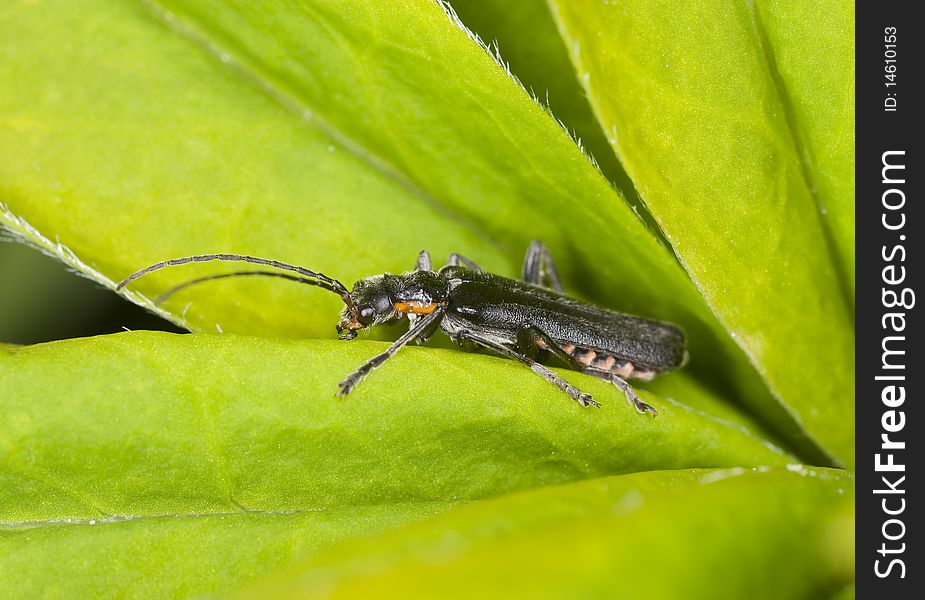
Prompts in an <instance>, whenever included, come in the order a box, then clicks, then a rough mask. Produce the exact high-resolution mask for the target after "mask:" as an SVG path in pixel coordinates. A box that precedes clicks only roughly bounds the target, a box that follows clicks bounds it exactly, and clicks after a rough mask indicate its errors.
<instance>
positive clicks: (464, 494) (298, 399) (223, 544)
mask: <svg viewBox="0 0 925 600" xmlns="http://www.w3.org/2000/svg"><path fill="white" fill-rule="evenodd" d="M382 347H383V346H382V344H380V343H376V342H358V341H355V342H352V343H350V342H338V341H333V340H318V341H294V340H277V341H271V340H266V339H262V338H250V337H239V336H235V335H231V334H228V335H222V336H218V335H212V336H210V335H173V334H165V333H153V332H136V333H125V334H118V335H111V336H102V337H97V338H85V339H77V340H69V341H61V342H54V343H49V344H42V345H37V346H24V347H18V348H13V347H0V389H3V390H4V394H2V395H0V555H3V556H8V557H14V556H15V557H18V558H16V560H13V561H10V560H4V561H0V589H4V590H12V591H15V593H14V595H15V596H19V597H29V596H33V595H36V593H38V592H39V591H41V590H49V589H66V590H67V591H68V595H75V596H82V597H87V596H96V595H98V592H99V590H100V589H104V588H105V589H107V590H109V591H108V593H109V594H111V595H115V596H118V595H123V594H125V595H133V596H139V597H152V596H164V595H177V594H181V593H182V594H183V595H198V594H203V593H212V592H217V591H221V590H231V589H234V588H235V586H236V585H237V584H240V583H242V582H243V581H245V580H247V579H249V578H250V577H252V576H253V575H254V574H256V573H258V572H259V571H265V570H266V569H269V568H270V567H272V566H275V565H278V564H282V563H284V562H286V561H288V560H290V559H292V557H294V556H299V555H302V554H305V553H306V552H309V551H312V550H315V549H317V548H320V547H323V546H327V545H329V544H331V543H333V542H335V541H337V540H340V539H343V538H345V537H350V536H354V535H357V534H360V533H368V532H370V531H375V530H381V529H383V528H386V527H391V526H394V525H396V524H399V523H402V522H405V521H408V520H412V519H417V518H421V517H422V516H426V515H430V514H434V513H435V512H438V511H440V510H444V509H445V508H447V507H450V506H452V505H453V504H455V503H459V502H464V501H470V500H476V499H481V498H487V497H491V496H496V495H500V494H504V493H508V492H511V491H516V490H522V489H527V488H532V487H536V486H541V485H547V484H555V483H563V482H568V481H574V480H578V479H585V478H589V477H598V476H602V475H609V474H614V473H624V472H630V471H639V470H649V469H673V468H683V467H690V466H694V465H707V466H732V465H767V464H777V465H781V464H785V463H786V462H787V461H788V457H787V455H785V454H783V453H781V452H780V451H778V450H776V449H774V448H773V447H772V446H770V445H769V444H767V442H765V441H763V440H762V439H760V438H757V437H755V436H753V435H749V434H748V433H746V432H744V431H742V430H741V429H740V428H737V427H732V426H727V425H724V424H722V423H719V422H717V421H716V420H714V419H712V418H709V417H706V416H703V415H701V414H699V413H696V412H692V411H690V410H685V409H683V408H681V407H678V406H676V405H675V404H673V403H670V402H668V401H666V400H664V399H661V398H659V397H657V396H654V395H651V394H646V393H645V392H642V394H643V397H644V398H646V399H647V400H648V401H650V402H651V403H653V404H654V405H656V406H657V407H658V409H659V416H658V418H656V419H650V418H648V417H645V416H642V415H639V414H637V413H636V412H635V411H634V410H633V409H632V408H631V407H630V406H628V404H627V403H626V401H625V399H624V398H623V396H622V394H621V393H619V392H618V391H617V390H615V389H614V388H613V387H611V386H609V385H605V384H603V383H602V382H600V381H598V380H595V379H592V378H590V377H586V376H583V375H579V374H574V373H568V374H567V376H568V377H569V379H570V380H573V381H574V382H575V383H576V385H579V386H581V387H582V389H584V390H586V391H588V392H590V393H592V394H594V395H595V397H596V398H597V399H598V400H599V401H601V403H602V404H603V407H602V408H601V409H583V408H581V407H580V406H578V405H577V404H575V403H573V402H571V401H569V400H568V399H567V398H566V397H565V396H564V395H563V394H562V393H561V392H560V391H559V390H557V389H555V388H554V387H553V386H551V385H549V384H548V383H547V382H546V381H544V380H543V379H541V378H539V377H537V376H536V375H535V374H534V373H532V372H531V371H530V370H529V369H525V368H523V367H522V366H521V365H519V364H517V363H515V362H513V361H507V360H502V359H497V358H493V357H486V356H481V355H475V354H466V353H462V352H459V351H455V350H453V351H451V350H441V349H425V348H406V349H405V350H403V351H402V353H400V354H399V355H397V356H396V357H395V358H393V359H392V360H391V361H390V363H389V365H388V368H386V369H380V370H377V371H375V372H374V373H373V374H371V375H370V376H369V377H368V379H367V380H366V381H364V382H363V384H362V385H361V386H360V387H359V388H358V389H357V390H356V391H354V392H353V393H352V394H351V395H350V396H349V397H348V398H346V399H338V398H335V397H334V391H335V390H336V389H337V386H336V384H337V382H338V381H339V380H340V379H341V378H342V377H343V376H344V375H346V374H347V373H349V372H350V371H351V370H352V369H353V368H355V367H356V366H357V365H358V364H360V363H361V362H362V361H363V360H365V359H366V358H368V357H370V356H372V355H373V354H375V353H376V352H377V351H380V350H381V349H382ZM92 522H95V523H92ZM91 524H92V525H93V526H91ZM203 555H207V556H208V558H206V559H202V560H200V559H197V558H196V557H202V556H203ZM203 560H204V561H205V562H203ZM113 561H115V562H113ZM135 563H137V564H135ZM48 564H55V565H56V567H55V569H48V567H47V565H48ZM87 564H93V565H110V564H112V565H113V568H116V569H120V568H124V569H125V571H119V572H120V575H119V576H117V577H114V576H112V574H111V573H110V572H108V571H100V570H98V569H87V568H86V565H87ZM132 564H135V566H132ZM204 565H205V566H204ZM242 565H244V566H243V567H242ZM162 571H167V572H170V573H171V575H170V577H169V578H167V579H164V578H162V577H159V576H155V573H160V572H162ZM133 572H138V575H137V577H129V576H128V573H133ZM120 586H121V587H120Z"/></svg>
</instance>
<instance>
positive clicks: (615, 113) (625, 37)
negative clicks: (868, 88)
mask: <svg viewBox="0 0 925 600" xmlns="http://www.w3.org/2000/svg"><path fill="white" fill-rule="evenodd" d="M551 4H552V6H553V7H554V14H555V16H556V18H557V21H558V22H559V24H560V30H561V31H562V33H563V35H564V36H565V38H566V41H567V44H568V47H569V48H570V49H571V50H572V53H573V55H572V60H573V62H574V64H575V65H576V68H577V70H578V71H579V73H580V75H581V81H582V82H583V85H584V87H585V89H586V90H587V91H588V95H589V99H590V101H591V104H592V106H593V107H594V110H595V112H596V114H597V116H598V119H599V121H600V123H601V126H602V127H603V129H604V130H605V131H606V132H607V133H608V135H609V136H610V141H611V144H612V145H613V147H614V150H615V151H616V152H617V154H618V156H619V157H620V160H621V161H622V162H623V164H624V166H625V167H626V170H627V172H628V173H629V175H630V176H631V177H632V179H633V181H634V182H635V183H636V185H637V188H638V190H639V193H640V197H641V198H642V199H643V200H644V201H645V202H646V204H647V205H648V207H649V210H650V211H651V212H652V214H653V215H654V216H655V218H656V219H657V220H658V222H659V223H660V224H661V226H662V228H663V231H664V233H665V236H666V237H667V238H668V239H669V241H670V242H671V243H672V245H673V246H674V249H675V251H676V253H677V255H678V257H679V259H680V260H681V262H682V263H683V264H684V265H685V267H686V269H687V271H688V272H689V273H690V275H691V277H692V278H693V280H694V282H695V283H696V284H697V286H698V288H699V289H700V290H701V292H702V293H703V295H704V297H705V298H706V299H707V301H708V303H709V304H710V306H711V307H713V309H714V311H715V312H716V314H717V316H718V318H719V319H720V320H721V321H722V322H723V323H724V324H725V325H726V326H727V327H728V330H729V332H730V333H731V335H732V336H733V337H734V338H735V339H736V340H737V342H738V343H739V344H740V345H741V347H742V349H743V350H744V351H745V352H746V353H747V354H748V356H749V357H750V358H751V360H752V361H753V362H754V364H755V366H756V367H757V368H758V370H759V371H760V372H761V373H762V375H763V376H764V377H765V379H766V381H767V382H768V385H769V386H770V388H771V389H772V390H773V392H774V393H775V394H776V395H777V396H778V397H779V398H780V399H781V401H782V402H783V403H784V404H785V405H786V406H787V408H788V409H789V410H790V412H791V413H792V414H793V415H794V417H795V418H796V419H797V420H798V421H799V422H800V423H801V424H802V426H803V427H804V428H805V429H806V431H807V432H809V434H810V435H811V436H812V437H814V438H815V439H816V440H817V441H819V442H820V443H821V444H822V445H823V446H824V447H825V448H826V449H827V450H828V451H829V452H831V453H832V454H833V455H834V456H835V457H837V458H838V459H839V460H840V461H842V462H843V463H844V464H846V465H852V464H853V462H854V439H853V435H854V434H853V423H854V419H853V416H854V393H853V391H854V371H853V360H854V354H853V352H854V350H853V349H854V333H853V316H852V312H851V307H850V304H851V302H850V298H849V297H848V296H847V295H846V293H845V286H846V285H847V284H846V283H844V282H842V281H840V279H839V270H840V269H839V268H838V258H839V255H838V254H837V253H836V252H835V250H834V249H833V248H832V247H831V246H830V245H829V244H828V243H827V229H826V227H824V226H823V223H822V217H821V216H820V211H819V202H820V200H819V199H817V197H816V196H815V195H814V193H816V192H814V189H815V185H816V183H815V181H816V180H817V179H819V178H817V177H815V176H813V169H816V168H823V169H824V168H826V165H831V166H833V167H835V166H837V167H838V169H837V170H833V171H831V173H830V174H829V175H828V177H827V178H823V179H825V180H826V181H828V182H829V183H827V184H826V187H825V189H823V190H822V192H823V193H824V194H829V193H830V192H831V193H841V194H843V193H846V192H847V190H849V189H850V188H852V187H853V184H850V185H848V183H847V182H850V180H851V178H852V177H853V175H852V171H851V165H852V164H853V161H851V160H845V158H844V157H843V156H842V154H843V152H842V151H843V150H844V146H843V144H842V143H841V142H839V144H838V145H837V146H836V147H835V149H834V150H831V151H829V150H826V151H818V153H820V154H821V155H823V156H829V157H838V158H830V160H829V162H828V163H824V164H823V163H820V164H819V165H817V166H812V167H809V166H807V165H806V163H804V159H805V158H806V156H808V155H809V154H810V153H816V152H817V150H816V148H823V147H826V146H825V143H824V142H822V141H820V142H812V143H809V142H805V141H804V140H807V139H810V138H813V137H815V138H818V137H819V136H821V135H823V134H824V135H829V132H828V131H827V124H828V123H836V124H838V125H840V126H841V128H842V129H840V130H839V131H835V132H833V133H832V135H833V136H834V137H835V138H836V139H838V140H842V139H850V135H849V134H848V133H846V132H845V131H844V128H845V127H850V124H851V119H846V118H844V111H843V110H841V111H839V112H838V114H837V115H836V116H832V117H829V116H822V117H818V118H817V116H816V112H818V111H817V110H816V109H818V108H819V104H820V103H821V102H829V100H828V99H827V100H822V98H823V94H824V93H825V92H824V91H823V90H820V91H819V92H815V91H814V92H812V93H809V92H807V91H806V90H807V88H809V87H811V86H813V85H814V82H813V80H812V79H809V80H806V81H802V82H801V83H800V84H796V83H789V84H787V83H786V82H791V81H795V80H796V79H798V78H799V77H802V76H804V75H805V74H806V73H807V72H808V71H809V70H810V69H812V70H813V71H814V70H815V69H818V68H820V64H821V63H820V62H819V60H818V59H817V58H816V57H817V56H819V54H821V53H822V50H821V47H820V46H819V45H817V44H816V42H815V38H814V37H813V36H810V35H806V33H805V32H806V31H809V28H811V25H810V24H808V23H803V24H799V25H796V26H795V27H796V28H795V29H789V27H790V25H789V23H790V22H791V19H793V16H792V15H791V14H790V13H788V15H787V19H786V22H785V21H784V20H782V19H777V20H774V24H773V27H772V31H771V34H770V37H771V39H772V41H775V42H776V43H777V45H776V46H775V48H777V47H778V46H779V47H780V48H781V66H780V67H779V69H778V67H776V66H775V65H774V64H769V55H770V54H771V52H772V50H771V49H765V48H764V47H763V46H762V39H763V35H764V32H763V30H762V29H761V28H760V27H759V25H758V22H757V21H756V19H755V15H754V14H753V12H752V10H751V8H750V6H749V5H748V4H747V3H742V2H733V1H729V0H711V1H710V2H700V3H696V4H691V5H685V6H684V7H680V8H679V6H678V4H677V3H675V2H651V1H648V0H646V1H637V0H630V1H627V2H614V3H607V2H604V3H601V2H596V1H595V2H591V1H590V0H578V1H574V2H573V1H569V2H561V1H557V0H552V2H551ZM836 4H838V3H836ZM769 11H770V12H769V14H770V13H773V12H774V11H773V10H771V9H769ZM819 12H820V13H823V12H826V11H825V10H824V9H819ZM834 12H835V13H836V14H838V15H843V14H845V10H844V9H838V10H835V11H834ZM774 14H776V13H774ZM843 20H844V17H843V16H837V17H835V20H834V21H833V23H832V24H827V25H825V26H824V27H823V28H824V29H825V30H826V31H830V32H831V31H833V30H834V29H835V26H837V24H838V23H840V22H842V21H843ZM714 32H715V34H714ZM720 32H721V34H720ZM837 56H838V58H836V59H833V60H835V62H837V63H838V64H840V65H841V66H842V67H843V68H842V69H840V70H839V72H838V73H837V74H835V75H831V77H832V80H833V81H834V83H831V84H827V85H826V86H824V88H823V89H824V90H829V91H831V90H833V89H835V88H837V89H843V88H844V85H845V82H847V81H849V80H850V79H851V78H852V76H853V73H852V72H851V70H850V68H847V69H846V68H844V67H845V66H846V65H843V64H842V63H843V62H844V56H843V52H839V53H838V54H837ZM810 65H815V66H813V67H810ZM847 66H850V64H849V65H847ZM778 70H779V72H780V75H777V76H776V73H777V72H778ZM781 77H783V80H784V81H785V84H781V83H780V78H781ZM790 89H792V90H794V91H793V94H794V95H793V97H790V96H787V90H790ZM802 96H807V97H809V96H811V98H809V99H808V102H807V105H808V106H807V108H806V109H804V110H800V111H798V112H797V113H796V114H795V115H791V114H790V113H789V112H788V106H790V105H792V104H797V103H799V102H800V101H801V100H800V98H801V97H802ZM843 102H845V104H844V105H845V106H848V105H849V104H850V102H849V101H848V100H847V99H845V100H844V101H843V100H842V99H841V98H839V99H838V100H837V104H838V106H842V105H843V104H842V103H843ZM849 110H850V109H849ZM811 121H813V122H814V124H813V126H812V127H809V126H805V124H806V123H808V122H811ZM803 147H805V148H806V149H807V152H802V151H801V148H803ZM823 162H824V161H823ZM849 202H850V199H849V198H848V197H841V198H839V199H838V200H837V201H833V206H834V207H846V208H847V206H848V204H849ZM822 203H823V204H825V201H824V200H822ZM840 212H841V211H840ZM837 230H838V231H839V232H847V230H846V229H844V227H842V226H839V227H838V228H837ZM820 340H825V345H824V348H823V349H821V350H820V347H819V346H818V344H819V341H820Z"/></svg>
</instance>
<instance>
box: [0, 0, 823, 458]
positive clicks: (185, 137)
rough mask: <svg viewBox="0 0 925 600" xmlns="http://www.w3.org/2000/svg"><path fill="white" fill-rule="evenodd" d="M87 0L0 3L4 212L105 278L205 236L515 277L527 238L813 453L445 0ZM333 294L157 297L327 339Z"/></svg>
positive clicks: (231, 290)
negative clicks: (676, 331) (645, 320)
mask: <svg viewBox="0 0 925 600" xmlns="http://www.w3.org/2000/svg"><path fill="white" fill-rule="evenodd" d="M88 2H89V4H81V5H80V6H78V5H76V4H74V3H72V2H65V1H62V0H58V1H55V0H49V1H48V2H43V3H38V4H30V3H15V4H9V5H5V6H4V7H3V8H2V9H0V11H2V12H0V23H3V24H4V27H5V30H4V32H3V34H2V36H0V39H2V40H3V42H2V45H0V79H2V80H8V81H17V82H19V84H18V85H16V86H4V87H3V89H2V92H0V115H3V116H2V117H0V119H2V120H0V202H4V203H5V204H6V207H7V210H0V221H2V222H4V224H5V225H6V226H7V227H8V228H10V229H11V230H13V231H14V232H17V233H18V234H19V235H20V236H22V237H23V238H24V239H26V240H28V241H30V242H32V243H34V244H37V245H39V246H42V247H43V248H45V249H46V250H47V251H49V252H52V253H54V254H56V255H57V256H59V257H61V258H62V259H64V260H66V261H67V262H68V264H70V265H71V266H72V267H73V268H75V269H77V270H79V271H80V272H82V273H84V274H87V275H88V276H91V277H92V278H94V279H95V280H96V281H98V282H100V283H102V284H103V285H106V286H109V287H112V285H113V282H115V281H118V280H120V279H121V278H123V277H125V276H126V275H128V274H129V273H130V272H132V271H134V270H135V269H138V268H140V267H142V266H144V265H147V264H150V263H152V262H155V261H158V260H162V259H165V258H172V257H177V256H184V255H190V254H196V253H207V252H216V251H225V252H240V253H246V254H254V255H259V256H265V257H269V258H273V259H277V260H282V261H286V262H290V263H295V264H301V265H304V266H306V267H309V268H312V269H314V270H320V271H323V272H325V273H327V274H329V275H332V276H335V277H338V278H340V279H341V280H343V281H344V282H345V283H347V285H348V286H349V285H350V284H351V282H353V281H355V280H356V279H357V278H360V277H362V276H367V275H371V274H376V273H380V272H383V271H391V272H396V271H404V270H407V269H409V268H410V267H411V266H412V264H413V261H414V258H415V256H416V255H417V253H418V251H420V250H421V249H422V248H427V249H429V250H430V251H431V252H432V253H433V255H434V259H435V261H436V262H437V263H438V264H440V263H441V262H442V261H443V258H444V257H445V256H447V255H448V254H449V253H450V252H462V253H464V254H466V255H467V256H469V257H470V258H473V259H475V260H477V261H478V262H479V263H480V264H481V265H482V266H484V267H485V268H486V269H489V270H492V271H494V272H499V273H501V274H506V275H515V274H516V273H517V271H518V265H519V263H520V260H521V255H522V252H523V249H524V248H525V247H526V245H527V243H528V241H529V240H531V239H541V240H543V241H544V242H546V243H547V245H548V246H549V247H550V248H551V250H552V251H553V254H554V256H555V257H556V259H557V261H558V263H559V270H560V272H561V273H563V275H564V276H565V279H566V283H567V284H568V289H569V290H570V291H571V292H573V293H575V294H578V295H580V296H583V297H586V298H591V299H593V300H596V301H597V302H598V303H600V304H602V305H605V306H609V307H612V308H616V309H619V310H623V311H626V312H631V313H637V314H641V315H643V316H650V317H655V318H659V319H662V320H667V321H672V322H676V323H678V324H680V325H681V326H682V327H683V328H684V329H685V330H686V332H687V336H688V340H689V345H690V350H691V356H692V360H691V363H690V365H689V366H688V367H686V369H687V370H688V371H689V372H690V373H691V374H692V375H694V376H695V377H696V378H698V379H699V380H700V383H701V384H703V385H705V386H707V387H709V388H710V389H711V390H712V393H713V394H714V395H716V396H720V397H723V398H725V399H727V400H731V401H733V402H739V403H748V404H749V406H750V407H751V409H752V410H754V411H755V412H757V413H758V414H760V415H761V416H762V418H763V419H764V420H766V421H767V422H768V423H769V427H770V428H771V429H773V430H774V431H776V432H778V433H779V434H780V435H782V436H783V437H784V438H785V439H786V440H787V442H788V445H789V446H790V447H793V448H795V449H797V450H798V451H801V452H802V453H803V454H804V455H808V454H811V453H810V452H809V451H808V450H807V449H806V448H805V444H802V443H801V442H802V441H803V440H802V438H803V433H802V432H801V431H800V429H799V428H798V427H797V425H796V424H795V422H794V421H793V420H792V418H791V417H790V416H789V415H788V414H786V412H785V411H784V410H783V409H782V407H781V406H780V405H779V404H778V403H777V402H776V400H774V398H773V397H772V396H771V395H770V393H769V391H768V389H767V387H766V386H765V384H764V382H763V381H761V379H760V376H759V375H758V373H757V372H756V371H755V369H754V367H753V366H752V365H751V364H750V363H749V361H748V360H747V357H746V356H745V355H744V354H743V353H742V352H741V350H740V349H739V348H738V347H737V346H736V345H735V343H734V342H733V341H732V340H730V339H729V337H728V335H727V333H726V331H725V330H724V329H723V327H722V325H721V324H720V323H719V321H717V320H716V319H715V317H714V316H713V314H712V313H711V311H710V309H709V307H708V306H707V305H706V303H704V301H703V299H702V297H701V296H700V294H699V292H698V290H697V289H696V287H695V286H694V285H693V284H692V283H691V282H690V280H689V279H688V277H687V274H686V273H685V272H684V271H683V269H681V268H680V266H679V265H678V264H677V262H676V260H675V259H674V257H673V256H672V255H671V254H670V252H668V251H667V250H666V248H665V247H664V246H663V245H662V244H661V243H660V242H659V240H658V239H657V238H656V237H655V236H654V235H652V233H651V232H650V231H649V230H647V228H646V227H645V226H644V225H643V224H642V223H641V221H640V220H639V219H638V218H637V216H636V215H635V214H634V213H633V212H632V210H631V209H630V208H629V207H628V206H627V205H626V203H625V202H624V201H623V200H622V199H621V198H620V196H619V194H618V193H617V192H616V191H615V190H614V189H613V188H612V187H611V186H610V184H609V183H608V182H607V180H606V179H605V178H604V177H602V176H601V174H600V173H599V172H598V171H597V170H595V168H594V167H593V165H592V164H591V162H590V161H589V160H588V159H587V157H586V156H584V155H583V154H582V153H581V151H580V150H579V149H578V147H577V146H576V144H575V143H574V142H573V141H572V140H571V139H570V138H569V137H568V135H567V134H566V133H565V131H564V130H563V129H562V128H561V127H560V126H559V125H558V124H557V123H556V122H555V120H554V119H553V118H552V117H551V116H550V115H549V114H548V113H547V112H546V111H545V110H544V109H543V108H542V107H541V106H539V105H537V104H536V103H535V102H534V101H533V100H532V99H531V98H530V97H529V95H528V94H527V93H525V92H524V90H523V89H522V88H521V87H520V86H519V85H518V84H517V83H516V82H515V81H513V80H512V79H511V78H510V77H509V76H508V74H507V73H505V71H504V70H503V69H502V68H500V67H499V65H498V64H497V63H495V62H494V60H493V59H492V58H491V57H490V56H488V54H487V53H486V52H484V50H483V49H482V48H480V47H479V46H478V45H477V44H476V43H475V42H474V41H473V40H472V39H470V38H469V37H468V35H467V32H465V31H463V30H462V29H461V28H460V27H458V25H457V24H456V23H454V22H453V20H452V19H451V18H449V17H448V16H447V14H445V13H444V11H443V10H441V7H440V5H439V4H437V3H434V2H431V1H430V0H415V1H414V2H410V3H402V4H393V3H378V2H369V1H366V0H349V1H344V2H338V3H336V7H335V5H332V4H330V3H324V2H314V1H312V2H302V3H298V4H291V3H271V4H268V5H266V6H265V7H263V8H262V9H261V10H260V11H256V10H254V9H253V6H252V4H251V3H248V2H240V1H237V2H184V1H180V0H165V1H163V2H144V3H141V4H139V3H135V2H129V1H127V0H88ZM48 39H54V40H55V44H53V45H50V44H46V43H44V42H39V40H48ZM306 40H310V43H307V42H306ZM139 64H143V65H145V68H143V69H140V68H138V67H137V65H139ZM223 268H225V269H231V267H227V266H226V267H222V266H218V265H215V264H208V265H195V266H188V267H184V268H183V269H174V270H171V271H170V272H158V273H155V274H152V275H151V276H150V277H148V278H146V279H143V280H140V281H138V282H137V285H134V286H133V291H131V292H128V293H127V296H128V297H130V298H131V299H133V300H134V301H136V302H139V303H142V304H146V305H147V306H149V307H150V306H151V304H150V302H149V301H148V300H147V298H151V297H153V296H155V295H156V294H159V293H161V292H163V291H165V290H166V289H168V288H169V287H170V286H171V285H174V284H177V283H180V282H182V281H184V280H187V279H189V278H192V277H196V276H200V275H204V274H211V273H216V272H219V271H220V270H221V269H223ZM135 292H138V293H135ZM140 294H144V295H145V296H142V295H140ZM338 302H339V301H338V300H337V299H336V298H335V297H333V296H332V295H330V294H325V293H324V292H321V291H318V290H306V289H304V288H302V287H300V286H293V285H292V284H291V283H290V282H286V281H267V280H260V281H258V280H255V279H248V280H245V279H244V278H242V279H238V280H221V281H214V282H210V283H208V284H204V285H201V286H197V287H193V288H189V289H188V290H184V292H183V293H181V294H177V295H176V296H175V297H173V298H171V299H170V300H168V301H167V303H166V304H165V305H164V307H163V309H164V310H163V311H162V313H161V314H163V315H164V316H166V317H168V318H171V319H173V320H175V321H178V322H186V323H187V324H188V325H189V326H190V327H191V328H193V329H194V330H198V331H229V332H237V333H248V334H258V335H264V336H274V335H275V336H286V337H319V336H323V337H330V336H332V335H333V334H334V328H333V315H334V314H336V311H337V310H338ZM384 335H387V334H384Z"/></svg>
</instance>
